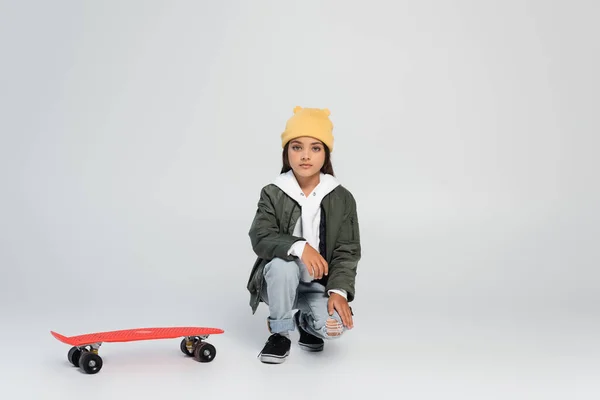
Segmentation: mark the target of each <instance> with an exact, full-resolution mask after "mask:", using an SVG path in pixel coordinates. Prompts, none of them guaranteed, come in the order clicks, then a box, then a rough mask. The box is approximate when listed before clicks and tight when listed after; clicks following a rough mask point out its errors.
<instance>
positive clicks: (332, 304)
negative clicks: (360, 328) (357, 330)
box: [327, 293, 354, 329]
mask: <svg viewBox="0 0 600 400" xmlns="http://www.w3.org/2000/svg"><path fill="white" fill-rule="evenodd" d="M327 308H328V311H329V315H333V310H334V309H335V310H336V311H337V312H338V314H339V315H340V317H341V318H342V323H343V324H344V326H345V327H346V328H348V329H352V328H353V327H354V322H353V321H352V311H351V310H350V306H349V305H348V300H346V299H345V298H344V296H341V295H339V294H337V293H331V296H329V300H328V301H327Z"/></svg>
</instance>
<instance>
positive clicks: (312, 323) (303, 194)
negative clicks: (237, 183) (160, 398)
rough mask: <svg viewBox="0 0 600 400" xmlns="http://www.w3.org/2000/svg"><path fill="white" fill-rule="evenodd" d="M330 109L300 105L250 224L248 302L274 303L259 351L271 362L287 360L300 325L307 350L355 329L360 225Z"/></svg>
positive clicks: (255, 305) (254, 306)
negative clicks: (336, 155) (342, 173)
mask: <svg viewBox="0 0 600 400" xmlns="http://www.w3.org/2000/svg"><path fill="white" fill-rule="evenodd" d="M329 115H330V112H329V110H327V109H316V108H302V107H299V106H298V107H296V108H294V115H293V116H292V117H291V118H290V119H289V120H288V121H287V123H286V128H285V131H284V132H283V133H282V134H281V140H282V147H283V154H282V158H283V168H282V170H281V173H280V174H279V175H278V176H277V177H276V178H275V180H274V181H273V182H272V183H270V184H268V185H266V186H265V187H263V188H262V190H261V193H260V199H259V201H258V207H257V211H256V215H255V217H254V220H253V222H252V226H251V228H250V232H249V236H250V241H251V244H252V249H253V250H254V252H255V253H256V255H257V257H258V258H257V260H256V262H255V263H254V266H253V268H252V272H251V274H250V278H249V280H248V284H247V289H248V290H249V291H250V306H251V308H252V313H253V314H254V313H255V312H256V309H257V308H258V305H259V304H260V302H264V303H265V304H267V305H268V307H269V317H268V318H267V327H268V330H269V332H270V333H271V335H270V337H269V338H268V340H267V342H266V343H265V346H264V348H263V349H262V351H261V352H260V354H259V356H260V359H261V361H262V362H265V363H282V362H283V361H285V359H286V357H287V356H288V355H289V353H290V347H291V341H290V338H289V332H290V331H292V330H294V329H295V328H296V327H298V330H299V332H300V339H299V341H298V344H299V346H300V347H301V348H302V349H304V350H308V351H321V350H323V345H324V339H333V338H338V337H340V336H341V335H342V333H343V332H344V331H345V330H347V329H351V328H352V327H353V320H352V315H353V314H352V309H351V308H350V306H349V304H348V303H349V302H351V301H353V300H354V295H355V277H356V271H357V265H358V261H359V260H360V258H361V245H360V234H359V225H358V217H357V212H356V202H355V199H354V197H353V196H352V194H351V193H350V192H349V191H348V190H347V189H346V188H344V187H343V186H342V185H341V184H340V183H339V182H338V180H337V179H336V178H335V176H334V172H333V167H332V165H331V160H330V154H331V152H332V151H333V134H332V131H333V125H332V123H331V121H330V119H329Z"/></svg>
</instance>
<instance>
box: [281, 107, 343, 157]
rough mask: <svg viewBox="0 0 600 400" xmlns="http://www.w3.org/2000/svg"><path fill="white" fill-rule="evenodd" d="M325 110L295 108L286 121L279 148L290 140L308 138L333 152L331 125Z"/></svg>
mask: <svg viewBox="0 0 600 400" xmlns="http://www.w3.org/2000/svg"><path fill="white" fill-rule="evenodd" d="M330 114H331V113H330V112H329V110H328V109H327V108H323V109H320V108H303V107H300V106H296V107H295V108H294V115H293V116H292V117H291V118H290V119H289V120H288V121H287V123H286V125H285V131H283V133H282V134H281V147H285V145H286V144H287V143H288V142H289V141H290V140H292V139H295V138H298V137H301V136H310V137H313V138H315V139H319V140H320V141H322V142H323V143H324V144H325V145H326V146H327V147H328V148H329V151H330V152H333V124H332V122H331V120H330V119H329V115H330Z"/></svg>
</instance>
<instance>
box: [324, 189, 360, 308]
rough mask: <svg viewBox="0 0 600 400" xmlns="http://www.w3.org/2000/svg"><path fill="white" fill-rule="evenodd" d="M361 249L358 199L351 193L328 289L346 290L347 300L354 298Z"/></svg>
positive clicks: (334, 251) (336, 247)
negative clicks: (357, 209) (357, 208)
mask: <svg viewBox="0 0 600 400" xmlns="http://www.w3.org/2000/svg"><path fill="white" fill-rule="evenodd" d="M361 251H362V250H361V244H360V229H359V224H358V214H357V211H356V201H355V200H354V198H353V197H352V195H350V200H349V201H348V203H347V205H346V210H345V212H344V218H343V220H342V225H341V227H340V233H339V235H338V238H337V241H336V243H335V248H334V250H333V255H332V257H331V262H330V263H329V279H328V280H327V288H326V290H335V289H342V290H345V291H346V296H347V300H348V301H349V302H350V301H352V300H354V294H355V279H356V270H357V267H358V261H359V260H360V258H361Z"/></svg>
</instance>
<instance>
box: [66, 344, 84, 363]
mask: <svg viewBox="0 0 600 400" xmlns="http://www.w3.org/2000/svg"><path fill="white" fill-rule="evenodd" d="M80 357H81V350H79V349H78V348H77V347H71V350H69V354H68V355H67V358H68V360H69V362H70V363H71V364H73V366H75V367H79V358H80Z"/></svg>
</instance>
